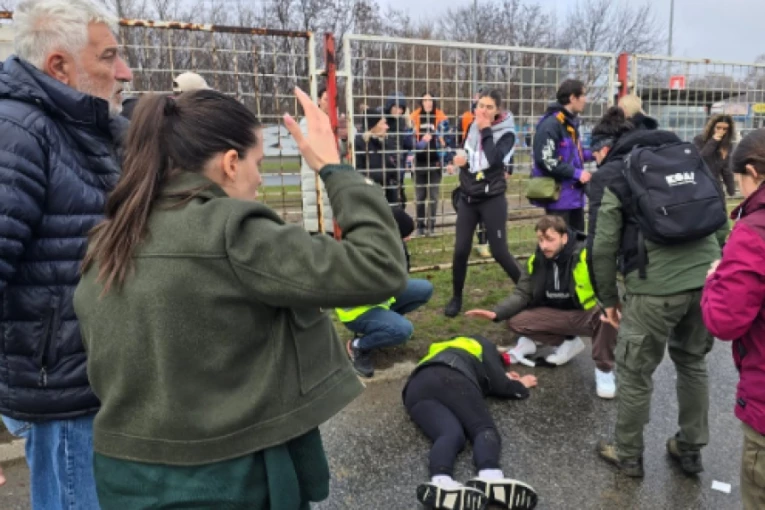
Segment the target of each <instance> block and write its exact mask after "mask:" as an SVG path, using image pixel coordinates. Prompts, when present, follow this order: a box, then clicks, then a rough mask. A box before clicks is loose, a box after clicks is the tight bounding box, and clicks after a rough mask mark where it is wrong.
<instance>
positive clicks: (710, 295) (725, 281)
mask: <svg viewBox="0 0 765 510" xmlns="http://www.w3.org/2000/svg"><path fill="white" fill-rule="evenodd" d="M732 217H733V218H740V219H739V220H738V222H737V223H736V226H735V227H734V228H733V232H731V235H730V239H729V240H728V242H727V244H726V245H725V250H724V251H723V258H722V261H721V262H720V265H719V266H718V267H717V270H716V271H715V272H714V274H712V276H710V277H709V278H707V282H706V285H705V286H704V295H703V297H702V300H701V310H702V312H703V314H704V324H706V326H707V329H709V332H710V333H712V334H713V335H714V336H716V337H717V338H719V339H721V340H732V341H733V360H734V362H735V363H736V368H737V369H738V372H739V383H738V392H737V394H736V416H737V417H738V419H740V420H741V421H743V422H744V423H746V424H747V425H749V426H750V427H752V428H753V429H754V430H756V431H757V432H759V433H760V434H763V435H765V186H760V189H758V190H757V191H755V192H754V193H753V194H752V195H751V196H750V197H749V198H748V199H746V200H745V201H744V203H743V204H741V205H740V206H739V207H738V209H736V210H735V211H733V215H732Z"/></svg>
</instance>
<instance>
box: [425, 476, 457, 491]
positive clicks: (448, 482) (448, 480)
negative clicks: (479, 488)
mask: <svg viewBox="0 0 765 510" xmlns="http://www.w3.org/2000/svg"><path fill="white" fill-rule="evenodd" d="M430 481H431V482H432V483H433V484H434V485H438V486H439V487H443V488H444V489H455V488H457V487H461V486H462V484H461V483H459V482H455V481H454V480H452V477H451V476H449V475H436V476H434V477H433V478H432V479H431V480H430Z"/></svg>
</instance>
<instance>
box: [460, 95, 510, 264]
mask: <svg viewBox="0 0 765 510" xmlns="http://www.w3.org/2000/svg"><path fill="white" fill-rule="evenodd" d="M484 90H488V87H487V86H485V85H479V86H478V89H476V93H475V94H474V95H473V101H472V102H471V103H470V109H469V110H467V111H466V112H464V113H463V114H462V115H461V116H460V118H459V120H458V122H457V126H458V127H459V128H460V131H459V136H458V137H457V144H458V145H459V146H460V147H464V146H465V140H466V139H467V135H468V131H469V130H470V126H471V125H472V124H473V121H474V120H475V107H476V106H477V105H478V99H479V98H480V97H481V92H482V91H484ZM510 173H512V172H510ZM458 189H459V188H457V189H455V190H454V191H455V192H453V193H452V204H453V208H454V212H455V213H456V212H457V208H458V207H459V203H458V198H459V192H458ZM476 240H477V241H478V242H477V243H476V245H475V251H476V253H477V254H478V256H479V257H481V258H484V259H488V258H490V257H491V251H490V250H489V242H488V241H487V240H486V227H485V226H484V224H483V222H479V223H478V228H477V229H476Z"/></svg>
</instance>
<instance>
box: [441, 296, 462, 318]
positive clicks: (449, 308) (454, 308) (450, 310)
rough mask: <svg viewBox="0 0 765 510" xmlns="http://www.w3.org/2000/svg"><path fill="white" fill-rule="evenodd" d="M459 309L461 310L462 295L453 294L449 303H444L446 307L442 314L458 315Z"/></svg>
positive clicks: (448, 315)
mask: <svg viewBox="0 0 765 510" xmlns="http://www.w3.org/2000/svg"><path fill="white" fill-rule="evenodd" d="M461 310H462V297H461V296H454V297H452V299H451V301H449V304H447V305H446V309H444V315H446V316H447V317H456V316H457V315H459V313H460V311H461Z"/></svg>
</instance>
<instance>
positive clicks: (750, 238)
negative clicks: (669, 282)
mask: <svg viewBox="0 0 765 510" xmlns="http://www.w3.org/2000/svg"><path fill="white" fill-rule="evenodd" d="M763 303H765V240H763V238H762V237H761V236H760V235H758V233H757V232H755V231H754V230H753V229H752V227H750V226H749V225H746V224H744V223H742V222H739V223H737V224H736V226H735V227H734V229H733V232H732V233H731V236H730V239H729V240H728V243H727V244H726V245H725V254H724V256H723V258H722V261H721V262H720V265H719V266H718V267H717V271H715V273H714V274H713V275H712V276H710V277H709V278H707V282H706V285H705V286H704V294H703V297H702V299H701V310H702V313H703V314H704V324H706V327H707V329H708V330H709V332H710V333H712V334H713V335H714V336H716V337H717V338H719V339H721V340H736V339H739V338H741V337H742V336H744V335H745V334H746V333H747V331H749V329H750V328H751V327H752V323H753V322H754V321H755V320H756V319H757V316H758V314H759V313H760V310H761V309H762V307H763Z"/></svg>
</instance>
